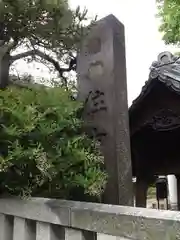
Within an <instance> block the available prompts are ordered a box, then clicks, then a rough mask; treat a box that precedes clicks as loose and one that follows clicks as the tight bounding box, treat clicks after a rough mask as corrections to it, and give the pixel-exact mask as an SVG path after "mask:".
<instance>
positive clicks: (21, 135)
mask: <svg viewBox="0 0 180 240" xmlns="http://www.w3.org/2000/svg"><path fill="white" fill-rule="evenodd" d="M81 109H82V105H81V104H80V103H79V102H77V101H74V100H73V99H72V98H71V95H70V93H69V92H67V91H65V90H64V89H62V88H52V89H46V88H43V87H39V88H35V87H34V88H17V87H13V86H11V87H9V88H8V89H6V90H4V91H0V128H1V129H0V132H1V134H0V146H1V148H0V190H1V193H9V194H12V195H16V196H17V195H20V196H23V197H24V196H29V195H31V196H43V197H61V198H73V196H71V192H72V191H73V190H74V189H78V188H81V189H83V190H84V192H85V194H87V195H91V196H96V197H99V196H100V195H101V193H102V191H103V189H104V186H105V183H106V173H105V172H104V170H103V168H102V167H103V158H102V156H101V154H100V151H99V148H98V145H97V142H96V141H93V140H92V139H90V138H89V137H87V136H86V135H85V134H84V133H83V132H82V126H83V122H82V121H81V119H80V118H79V117H78V115H80V114H78V113H79V112H80V111H81Z"/></svg>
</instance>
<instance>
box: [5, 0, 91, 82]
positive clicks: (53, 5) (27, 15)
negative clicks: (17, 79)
mask: <svg viewBox="0 0 180 240" xmlns="http://www.w3.org/2000/svg"><path fill="white" fill-rule="evenodd" d="M86 15H87V11H86V10H84V11H80V8H77V10H76V11H73V10H72V9H70V7H69V5H68V2H67V1H66V0H53V1H52V0H0V48H1V47H4V46H9V47H8V50H7V52H8V54H9V53H10V58H9V64H10V65H11V64H13V63H14V62H15V61H17V60H19V59H22V58H23V59H24V60H26V61H27V62H28V63H29V62H31V61H36V62H40V63H43V64H45V65H46V66H48V68H50V70H51V72H53V71H55V72H56V73H57V74H58V78H59V79H60V80H61V81H62V82H63V83H64V84H65V79H64V78H65V76H64V75H63V74H64V72H69V71H71V70H75V67H74V66H71V65H70V62H71V60H72V59H73V60H74V58H75V55H76V52H77V49H78V46H79V44H80V42H81V40H82V37H83V36H84V34H86V30H85V28H84V24H85V22H86V20H87V17H86ZM1 41H2V42H1ZM4 48H5V47H4ZM17 52H18V54H17Z"/></svg>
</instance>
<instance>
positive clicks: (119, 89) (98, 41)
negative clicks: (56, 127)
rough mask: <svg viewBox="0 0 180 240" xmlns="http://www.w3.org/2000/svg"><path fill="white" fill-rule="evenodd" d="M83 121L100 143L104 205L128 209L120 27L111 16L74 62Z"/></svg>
mask: <svg viewBox="0 0 180 240" xmlns="http://www.w3.org/2000/svg"><path fill="white" fill-rule="evenodd" d="M77 72H78V88H79V99H80V100H83V101H86V102H87V108H86V111H85V119H86V122H87V125H88V127H89V126H90V127H92V128H93V131H94V135H95V136H96V137H97V138H98V139H100V140H101V142H102V151H103V154H104V157H105V165H106V169H107V172H108V174H109V180H108V184H107V189H106V192H105V196H104V202H105V203H109V204H121V205H132V194H133V193H132V191H133V190H132V172H131V171H132V170H131V157H130V144H129V122H128V104H127V86H126V61H125V38H124V26H123V24H121V23H120V22H119V21H118V20H117V19H116V18H115V17H114V16H113V15H109V16H108V17H106V18H104V19H102V20H100V21H99V22H97V23H96V25H95V26H93V28H92V29H91V30H90V32H89V35H88V36H87V37H86V38H85V39H84V42H83V44H82V47H81V51H80V54H79V57H78V61H77Z"/></svg>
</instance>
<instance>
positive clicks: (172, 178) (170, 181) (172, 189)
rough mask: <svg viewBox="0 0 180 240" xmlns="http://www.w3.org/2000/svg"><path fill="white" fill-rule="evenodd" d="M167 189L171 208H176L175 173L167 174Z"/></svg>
mask: <svg viewBox="0 0 180 240" xmlns="http://www.w3.org/2000/svg"><path fill="white" fill-rule="evenodd" d="M167 179H168V189H169V201H170V207H171V210H177V209H178V199H177V179H176V176H175V175H168V176H167Z"/></svg>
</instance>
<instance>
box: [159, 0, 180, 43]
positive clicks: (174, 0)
mask: <svg viewBox="0 0 180 240" xmlns="http://www.w3.org/2000/svg"><path fill="white" fill-rule="evenodd" d="M157 4H158V10H159V13H158V15H159V17H160V19H161V21H162V23H161V26H160V31H161V32H162V33H163V40H164V41H165V43H166V44H177V45H178V44H179V43H180V2H179V1H178V0H157Z"/></svg>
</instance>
